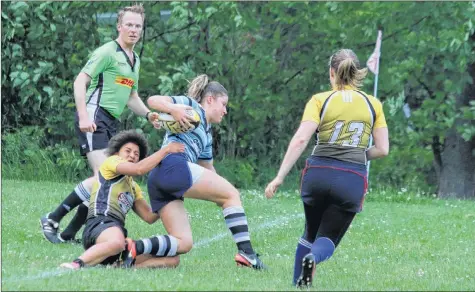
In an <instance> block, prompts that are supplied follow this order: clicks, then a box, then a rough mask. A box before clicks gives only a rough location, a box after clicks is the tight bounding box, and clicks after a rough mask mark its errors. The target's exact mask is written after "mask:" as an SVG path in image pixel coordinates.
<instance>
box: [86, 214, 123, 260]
mask: <svg viewBox="0 0 475 292" xmlns="http://www.w3.org/2000/svg"><path fill="white" fill-rule="evenodd" d="M115 226H117V227H119V228H120V229H121V230H122V232H123V233H124V237H127V229H125V227H124V224H123V223H122V222H121V221H119V220H117V219H114V218H112V217H108V216H102V215H98V216H96V217H93V218H89V219H87V221H86V226H85V227H84V232H83V233H82V244H83V246H84V249H86V250H87V249H88V248H90V247H91V246H93V245H95V244H96V240H97V238H98V237H99V235H101V233H102V232H103V231H104V230H106V229H107V228H111V227H115ZM119 257H120V253H118V254H116V255H113V256H110V257H108V258H106V259H105V260H103V261H102V262H101V265H111V264H113V263H114V262H116V261H117V260H118V259H119Z"/></svg>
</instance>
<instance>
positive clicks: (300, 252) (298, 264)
mask: <svg viewBox="0 0 475 292" xmlns="http://www.w3.org/2000/svg"><path fill="white" fill-rule="evenodd" d="M311 248H312V244H311V243H310V242H308V241H306V240H305V239H303V238H300V239H299V243H298V244H297V250H296V251H295V263H294V278H293V282H292V283H293V284H294V285H296V284H297V279H298V278H299V277H300V273H302V260H303V257H304V256H306V255H307V254H309V253H310V250H311Z"/></svg>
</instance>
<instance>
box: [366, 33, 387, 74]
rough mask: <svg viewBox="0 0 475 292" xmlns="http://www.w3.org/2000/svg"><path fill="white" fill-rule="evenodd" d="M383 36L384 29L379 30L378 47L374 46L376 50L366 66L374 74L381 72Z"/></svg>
mask: <svg viewBox="0 0 475 292" xmlns="http://www.w3.org/2000/svg"><path fill="white" fill-rule="evenodd" d="M382 38H383V33H382V31H380V30H378V38H377V39H376V47H375V48H374V52H373V53H372V54H371V56H370V57H369V59H368V62H366V66H368V69H369V70H370V71H371V72H373V73H374V74H376V75H378V74H379V56H381V41H382Z"/></svg>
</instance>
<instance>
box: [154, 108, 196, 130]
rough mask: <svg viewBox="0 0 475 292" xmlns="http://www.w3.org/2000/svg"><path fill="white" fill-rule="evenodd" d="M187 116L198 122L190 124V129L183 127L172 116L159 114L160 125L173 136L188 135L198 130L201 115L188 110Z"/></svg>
mask: <svg viewBox="0 0 475 292" xmlns="http://www.w3.org/2000/svg"><path fill="white" fill-rule="evenodd" d="M186 114H187V115H188V116H190V117H193V118H194V119H195V121H196V122H190V123H191V126H190V127H188V128H187V127H182V125H180V123H179V122H177V121H176V120H175V118H173V116H172V115H170V114H166V113H159V114H158V121H159V123H160V125H161V126H162V128H163V129H165V130H167V131H169V132H170V133H173V134H182V133H188V132H191V131H193V130H194V129H196V128H197V127H198V126H199V125H200V122H201V119H200V115H199V114H198V112H197V111H196V110H194V109H187V110H186Z"/></svg>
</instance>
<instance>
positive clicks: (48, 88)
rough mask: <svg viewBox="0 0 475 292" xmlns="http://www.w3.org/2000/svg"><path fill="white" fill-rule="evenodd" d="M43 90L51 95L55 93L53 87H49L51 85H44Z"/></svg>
mask: <svg viewBox="0 0 475 292" xmlns="http://www.w3.org/2000/svg"><path fill="white" fill-rule="evenodd" d="M43 91H45V92H46V93H48V95H49V96H52V95H53V88H51V87H49V86H44V87H43Z"/></svg>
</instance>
